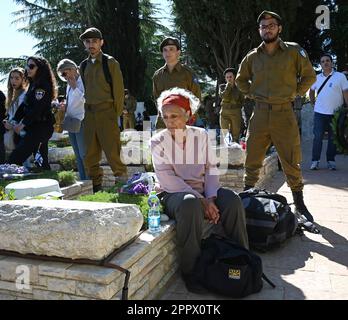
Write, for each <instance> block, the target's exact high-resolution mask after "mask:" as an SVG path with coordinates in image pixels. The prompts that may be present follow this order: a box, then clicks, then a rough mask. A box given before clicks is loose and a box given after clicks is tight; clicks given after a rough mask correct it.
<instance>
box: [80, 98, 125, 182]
mask: <svg viewBox="0 0 348 320" xmlns="http://www.w3.org/2000/svg"><path fill="white" fill-rule="evenodd" d="M85 111H86V112H85V119H84V138H85V145H86V155H85V159H84V164H85V168H86V171H87V175H88V176H89V177H90V178H91V179H92V180H93V185H94V186H96V185H101V183H102V179H103V169H102V168H101V167H100V164H99V163H100V160H101V157H102V151H104V153H105V155H106V158H107V160H108V163H109V165H110V167H111V169H112V172H113V174H114V175H115V176H122V175H124V174H126V173H127V168H126V166H125V165H124V164H123V162H122V161H121V157H120V152H121V142H120V129H119V127H118V122H117V114H116V110H115V107H114V106H113V104H112V103H101V104H98V105H88V104H86V105H85Z"/></svg>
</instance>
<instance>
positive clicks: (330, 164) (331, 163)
mask: <svg viewBox="0 0 348 320" xmlns="http://www.w3.org/2000/svg"><path fill="white" fill-rule="evenodd" d="M327 167H328V169H329V170H336V162H335V161H328V162H327Z"/></svg>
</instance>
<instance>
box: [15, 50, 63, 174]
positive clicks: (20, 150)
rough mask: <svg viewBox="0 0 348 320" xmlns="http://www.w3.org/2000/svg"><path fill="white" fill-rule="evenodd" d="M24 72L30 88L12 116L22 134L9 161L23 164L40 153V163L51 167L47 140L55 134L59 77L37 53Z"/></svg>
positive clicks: (43, 167) (16, 130)
mask: <svg viewBox="0 0 348 320" xmlns="http://www.w3.org/2000/svg"><path fill="white" fill-rule="evenodd" d="M25 76H26V78H27V79H28V80H29V89H28V91H27V93H26V95H25V97H24V101H23V103H22V104H21V105H20V106H19V108H18V110H17V112H16V114H15V116H14V118H13V119H14V120H15V121H16V122H17V124H16V125H15V126H14V127H13V129H14V131H15V132H16V133H17V134H20V135H21V140H20V141H19V143H18V144H17V146H16V148H15V150H13V152H12V153H11V155H10V158H9V163H11V164H17V165H23V162H24V161H25V160H26V159H27V158H28V157H29V156H30V155H31V154H33V155H35V154H40V155H41V157H42V160H41V161H40V163H37V165H38V166H39V167H40V168H41V169H44V170H51V168H50V165H49V163H48V140H49V139H50V138H51V136H52V134H53V125H54V116H53V114H52V110H51V102H52V100H54V99H55V98H56V96H57V85H56V79H55V77H54V74H53V72H52V68H51V66H50V64H49V62H48V61H47V60H46V59H45V58H43V57H38V56H32V57H29V58H28V59H27V64H26V67H25Z"/></svg>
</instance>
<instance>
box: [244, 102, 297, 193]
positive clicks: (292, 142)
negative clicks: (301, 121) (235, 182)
mask: <svg viewBox="0 0 348 320" xmlns="http://www.w3.org/2000/svg"><path fill="white" fill-rule="evenodd" d="M271 143H273V145H274V146H275V148H276V150H277V152H278V155H279V159H280V162H281V164H282V167H283V170H284V173H285V175H286V178H287V183H288V185H289V187H290V188H291V190H292V191H302V190H303V178H302V173H301V168H300V163H301V159H302V155H301V146H300V135H299V130H298V126H297V121H296V117H295V114H294V112H293V109H292V104H291V103H290V102H289V103H285V104H280V105H270V104H266V103H258V102H257V103H256V106H255V110H254V113H253V114H252V116H251V118H250V125H249V129H248V133H247V150H246V161H245V185H248V186H255V184H256V183H257V181H258V179H259V173H260V169H261V167H262V164H263V160H264V159H265V155H266V151H267V149H268V148H269V146H270V145H271Z"/></svg>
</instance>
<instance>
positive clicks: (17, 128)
mask: <svg viewBox="0 0 348 320" xmlns="http://www.w3.org/2000/svg"><path fill="white" fill-rule="evenodd" d="M23 128H24V124H22V123H19V124H16V125H15V126H13V130H14V131H15V132H16V133H17V134H19V133H20V132H21V130H22V129H23Z"/></svg>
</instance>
